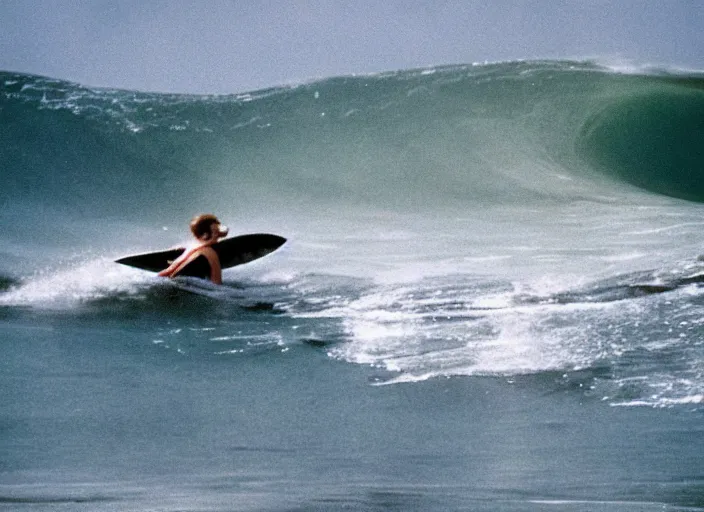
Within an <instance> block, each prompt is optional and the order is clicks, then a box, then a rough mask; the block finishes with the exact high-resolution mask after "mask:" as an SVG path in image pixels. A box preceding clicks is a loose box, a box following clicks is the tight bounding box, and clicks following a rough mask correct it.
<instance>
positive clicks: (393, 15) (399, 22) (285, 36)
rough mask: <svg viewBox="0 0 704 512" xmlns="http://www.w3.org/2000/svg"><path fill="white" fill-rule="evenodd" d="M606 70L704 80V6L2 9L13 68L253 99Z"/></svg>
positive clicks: (645, 2) (93, 3)
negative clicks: (371, 82) (479, 75)
mask: <svg viewBox="0 0 704 512" xmlns="http://www.w3.org/2000/svg"><path fill="white" fill-rule="evenodd" d="M580 57H605V58H609V59H612V60H621V59H622V60H632V61H635V63H639V64H660V65H662V64H664V65H670V66H676V67H686V68H695V69H699V70H702V69H704V0H609V1H605V0H542V1H541V0H513V1H508V0H480V1H475V0H405V1H403V0H0V69H2V70H9V71H24V72H31V73H38V74H42V75H48V76H51V77H56V78H65V79H69V80H73V81H77V82H80V83H83V84H86V85H94V86H108V87H119V88H128V89H140V90H152V91H176V92H198V93H231V92H242V91H245V90H252V89H257V88H262V87H267V86H272V85H280V84H285V83H291V82H300V81H304V80H307V79H311V78H319V77H326V76H331V75H342V74H352V73H368V72H377V71H385V70H395V69H402V68H411V67H425V66H431V65H437V64H455V63H471V62H483V61H497V60H511V59H531V58H580Z"/></svg>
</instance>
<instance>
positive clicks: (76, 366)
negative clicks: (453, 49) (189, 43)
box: [0, 61, 704, 511]
mask: <svg viewBox="0 0 704 512" xmlns="http://www.w3.org/2000/svg"><path fill="white" fill-rule="evenodd" d="M703 141H704V76H703V75H701V74H697V73H682V72H671V71H670V72H668V71H664V70H645V69H632V70H628V72H624V70H614V69H609V68H605V67H602V66H599V65H597V64H594V63H589V62H567V61H540V62H530V61H529V62H514V63H502V64H490V65H475V66H452V67H438V68H428V69H423V70H407V71H399V72H393V73H386V74H377V75H370V76H357V77H339V78H330V79H325V80H321V81H316V82H311V83H306V84H301V85H297V86H291V87H284V88H272V89H268V90H263V91H254V92H251V93H241V94H233V95H231V96H186V95H166V94H155V93H142V92H132V91H120V90H105V89H90V88H86V87H82V86H79V85H77V84H72V83H68V82H64V81H60V80H54V79H50V78H45V77H38V76H30V75H20V74H15V73H0V166H1V169H2V174H1V175H0V219H1V222H2V224H1V226H2V229H1V230H0V241H1V243H0V256H1V258H0V331H1V335H0V342H1V343H2V355H3V357H2V358H0V365H1V366H2V371H0V390H2V400H0V509H2V510H32V511H35V510H41V511H43V510H52V511H53V510H79V511H94V510H97V511H123V510H135V511H144V510H149V511H203V510H209V511H210V510H246V511H250V510H251V511H282V510H285V511H297V510H301V511H303V510H306V511H307V510H321V511H323V510H362V511H377V510H404V511H405V510H418V511H426V510H438V511H445V510H479V511H497V510H498V511H537V510H567V511H595V510H596V511H601V510H604V511H614V510H619V511H620V510H626V511H631V510H633V511H643V510H645V511H649V510H653V511H654V510H658V511H660V510H669V511H671V510H677V511H685V510H686V511H690V510H704V472H703V471H702V468H704V463H703V461H704V427H703V425H704V423H703V422H704V325H703V324H704V287H703V286H702V283H704V257H703V255H704V251H703V250H702V242H701V240H702V236H701V233H702V228H703V227H704V180H702V179H701V178H702V169H703V168H704V150H703V149H702V148H704V145H702V142H703ZM204 211H208V212H214V213H216V214H217V215H218V216H219V217H220V218H221V219H222V220H223V221H224V222H225V223H226V224H227V225H228V226H230V230H231V232H232V233H233V234H239V233H249V232H271V233H276V234H279V235H282V236H285V237H287V238H288V240H289V241H288V243H287V244H286V245H285V246H284V247H283V248H282V249H281V250H279V251H277V252H276V253H274V254H272V255H270V256H267V257H266V258H263V259H262V260H259V261H256V262H253V263H250V264H247V265H245V266H242V267H238V268H235V269H230V270H227V271H225V273H224V280H225V283H224V286H223V287H222V288H220V289H217V290H208V292H207V295H199V294H195V293H192V292H191V291H189V290H192V286H193V284H192V283H187V282H183V281H178V280H177V281H166V280H162V279H159V278H157V277H155V276H154V275H153V274H149V273H146V272H142V271H139V270H135V269H131V268H128V267H123V266H120V265H117V264H115V263H113V260H114V259H116V258H118V257H121V256H124V255H126V254H130V253H135V252H141V251H148V250H156V249H161V248H166V247H170V246H174V245H178V244H181V243H183V242H184V241H187V239H188V236H187V223H188V220H189V219H190V218H191V216H192V215H193V214H195V213H198V212H204Z"/></svg>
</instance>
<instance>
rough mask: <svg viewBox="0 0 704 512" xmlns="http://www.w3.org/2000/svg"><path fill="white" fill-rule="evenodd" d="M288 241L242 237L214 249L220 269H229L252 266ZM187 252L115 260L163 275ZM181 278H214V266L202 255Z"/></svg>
mask: <svg viewBox="0 0 704 512" xmlns="http://www.w3.org/2000/svg"><path fill="white" fill-rule="evenodd" d="M285 242H286V239H285V238H283V237H281V236H278V235H269V234H253V235H241V236H235V237H233V238H228V239H226V240H222V241H220V242H218V243H216V244H215V245H213V249H215V252H217V253H218V256H219V257H220V266H222V268H223V269H226V268H230V267H235V266H237V265H242V264H244V263H249V262H250V261H254V260H256V259H259V258H261V257H263V256H266V255H267V254H271V253H272V252H274V251H275V250H276V249H278V248H279V247H281V246H282V245H283V244H284V243H285ZM185 250H186V249H185V248H183V247H179V248H177V249H169V250H166V251H159V252H149V253H145V254H135V255H133V256H125V257H124V258H120V259H119V260H115V262H116V263H121V264H123V265H127V266H130V267H135V268H140V269H142V270H149V271H150V272H161V271H162V270H164V269H165V268H166V267H168V266H169V265H170V264H171V262H172V261H173V260H175V259H176V258H178V257H179V256H180V255H181V254H182V253H183V251H185ZM178 275H180V276H191V277H202V278H207V277H209V276H210V265H208V262H207V260H206V259H205V257H203V256H201V257H199V258H197V259H196V260H195V261H193V262H191V263H190V264H189V265H188V266H187V267H186V268H184V269H183V270H182V271H181V272H179V274H178Z"/></svg>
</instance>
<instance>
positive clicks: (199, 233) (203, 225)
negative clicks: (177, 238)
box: [191, 213, 228, 242]
mask: <svg viewBox="0 0 704 512" xmlns="http://www.w3.org/2000/svg"><path fill="white" fill-rule="evenodd" d="M227 231H228V230H227V226H223V225H222V224H220V221H219V220H218V218H217V217H216V216H215V215H213V214H211V213H203V214H201V215H196V216H195V217H193V220H192V221H191V233H193V236H194V237H196V238H197V239H198V240H203V241H204V242H209V241H213V240H217V239H218V238H222V237H224V236H227Z"/></svg>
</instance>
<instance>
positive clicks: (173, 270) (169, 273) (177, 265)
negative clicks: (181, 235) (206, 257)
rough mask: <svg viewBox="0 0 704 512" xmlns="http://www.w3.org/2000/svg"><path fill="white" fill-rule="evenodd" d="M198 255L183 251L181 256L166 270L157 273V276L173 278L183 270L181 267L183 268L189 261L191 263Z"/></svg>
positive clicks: (193, 252) (195, 252) (194, 252)
mask: <svg viewBox="0 0 704 512" xmlns="http://www.w3.org/2000/svg"><path fill="white" fill-rule="evenodd" d="M197 255H198V251H193V250H191V251H183V254H181V256H179V257H178V258H176V259H175V260H174V261H173V262H172V263H171V265H169V266H168V267H167V268H165V269H164V270H162V271H161V272H159V274H157V275H159V276H161V277H174V276H175V275H176V274H178V273H179V272H180V271H181V270H183V267H185V266H186V265H187V264H189V263H190V262H191V261H193V260H194V259H195V258H196V256H197Z"/></svg>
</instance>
